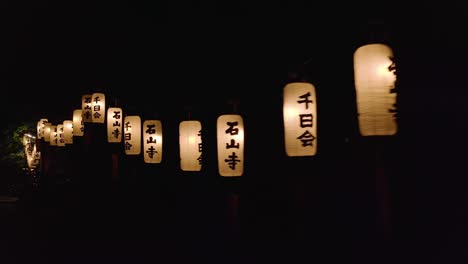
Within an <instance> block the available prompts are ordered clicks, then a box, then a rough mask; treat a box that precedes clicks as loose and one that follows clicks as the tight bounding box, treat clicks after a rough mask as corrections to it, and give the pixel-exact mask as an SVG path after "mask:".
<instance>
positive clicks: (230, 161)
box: [216, 115, 244, 177]
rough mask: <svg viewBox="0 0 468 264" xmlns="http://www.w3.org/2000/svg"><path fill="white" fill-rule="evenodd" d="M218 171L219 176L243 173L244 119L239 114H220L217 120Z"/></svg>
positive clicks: (240, 174)
mask: <svg viewBox="0 0 468 264" xmlns="http://www.w3.org/2000/svg"><path fill="white" fill-rule="evenodd" d="M216 127H217V145H218V171H219V174H220V175H221V176H225V177H232V176H242V174H243V173H244V121H243V119H242V116H240V115H221V116H219V117H218V120H217V125H216Z"/></svg>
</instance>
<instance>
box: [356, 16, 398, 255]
mask: <svg viewBox="0 0 468 264" xmlns="http://www.w3.org/2000/svg"><path fill="white" fill-rule="evenodd" d="M390 33H391V32H389V30H388V29H387V27H386V23H385V21H383V20H381V19H377V18H371V19H370V20H369V21H368V24H367V27H366V28H365V32H364V35H366V34H367V38H365V39H364V40H363V41H361V42H362V43H360V44H359V46H363V45H366V44H372V43H375V44H379V43H380V44H385V45H388V44H389V42H391V35H390ZM390 46H393V45H390ZM389 70H390V69H389ZM397 89H398V78H397V80H396V82H395V87H394V88H393V90H397ZM397 103H398V99H397ZM364 138H367V140H369V141H368V142H367V143H370V150H369V151H370V152H371V154H372V155H373V161H374V162H373V163H374V168H373V170H374V183H375V189H374V192H375V199H376V206H377V208H376V210H377V216H376V218H377V219H376V224H377V235H380V239H381V241H382V243H383V245H384V247H380V249H382V250H384V251H386V249H387V247H385V246H386V245H388V243H389V242H390V241H391V239H392V233H393V230H392V229H393V227H392V225H393V224H392V220H391V219H392V218H393V215H392V214H393V212H392V204H391V200H392V198H391V196H392V194H391V186H390V185H391V180H390V176H391V175H389V174H390V173H389V171H388V170H389V169H390V168H389V167H388V166H387V163H388V159H387V157H386V156H387V153H388V151H389V148H388V146H391V144H392V142H391V141H392V140H391V139H392V138H394V135H379V136H371V137H364ZM365 140H366V139H364V141H365ZM383 253H384V254H388V252H387V251H386V252H383Z"/></svg>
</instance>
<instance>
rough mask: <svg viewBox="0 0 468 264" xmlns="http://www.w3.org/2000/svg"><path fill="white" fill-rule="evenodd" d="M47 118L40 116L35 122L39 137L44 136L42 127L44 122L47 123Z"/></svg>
mask: <svg viewBox="0 0 468 264" xmlns="http://www.w3.org/2000/svg"><path fill="white" fill-rule="evenodd" d="M48 121H49V120H47V118H42V119H40V120H39V122H37V138H38V139H41V138H43V137H44V127H45V123H47V122H48Z"/></svg>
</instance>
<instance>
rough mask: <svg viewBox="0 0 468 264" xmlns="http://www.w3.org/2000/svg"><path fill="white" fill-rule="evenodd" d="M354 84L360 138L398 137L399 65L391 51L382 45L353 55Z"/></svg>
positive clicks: (370, 47) (357, 51) (363, 49)
mask: <svg viewBox="0 0 468 264" xmlns="http://www.w3.org/2000/svg"><path fill="white" fill-rule="evenodd" d="M354 83H355V89H356V101H357V110H358V120H359V131H360V133H361V135H362V136H385V135H394V134H396V133H397V130H398V126H397V120H396V98H397V93H396V91H395V84H396V65H395V62H394V59H393V51H392V49H391V48H390V47H389V46H387V45H385V44H379V43H377V44H368V45H364V46H361V47H359V48H358V49H357V50H356V51H355V53H354Z"/></svg>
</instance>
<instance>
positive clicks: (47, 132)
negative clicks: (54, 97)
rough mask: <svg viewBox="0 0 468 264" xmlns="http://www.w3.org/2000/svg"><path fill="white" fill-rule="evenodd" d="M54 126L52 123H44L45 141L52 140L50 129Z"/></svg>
mask: <svg viewBox="0 0 468 264" xmlns="http://www.w3.org/2000/svg"><path fill="white" fill-rule="evenodd" d="M51 127H52V123H49V122H47V123H45V124H44V141H46V142H50V130H51Z"/></svg>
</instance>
